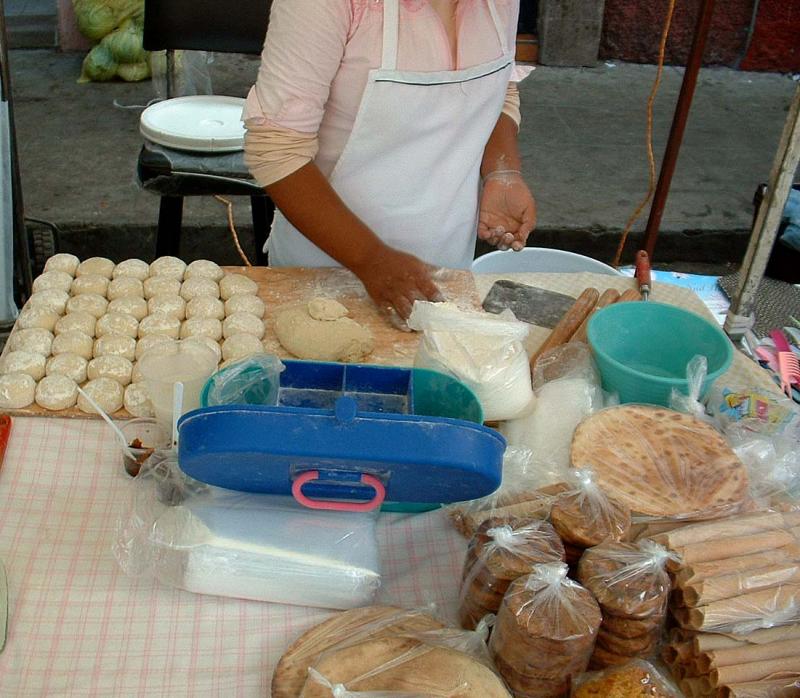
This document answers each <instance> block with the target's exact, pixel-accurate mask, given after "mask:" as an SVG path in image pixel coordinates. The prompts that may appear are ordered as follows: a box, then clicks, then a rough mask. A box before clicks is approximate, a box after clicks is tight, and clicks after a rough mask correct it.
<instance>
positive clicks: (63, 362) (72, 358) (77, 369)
mask: <svg viewBox="0 0 800 698" xmlns="http://www.w3.org/2000/svg"><path fill="white" fill-rule="evenodd" d="M88 364H89V362H88V361H87V360H86V359H84V358H83V357H82V356H78V355H77V354H70V353H66V354H59V355H58V356H51V357H50V358H49V359H48V360H47V366H46V367H45V373H46V374H47V375H48V376H66V377H67V378H72V380H74V381H75V382H76V383H84V382H85V381H86V367H87V366H88Z"/></svg>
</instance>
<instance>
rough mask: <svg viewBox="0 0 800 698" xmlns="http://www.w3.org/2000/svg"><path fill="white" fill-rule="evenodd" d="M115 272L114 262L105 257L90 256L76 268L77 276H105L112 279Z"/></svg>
mask: <svg viewBox="0 0 800 698" xmlns="http://www.w3.org/2000/svg"><path fill="white" fill-rule="evenodd" d="M113 273H114V262H112V261H111V260H110V259H106V258H105V257H89V259H85V260H84V261H82V262H81V263H80V264H79V265H78V268H77V269H76V270H75V276H93V275H95V274H96V275H98V276H104V277H105V278H106V279H110V278H111V275H112V274H113Z"/></svg>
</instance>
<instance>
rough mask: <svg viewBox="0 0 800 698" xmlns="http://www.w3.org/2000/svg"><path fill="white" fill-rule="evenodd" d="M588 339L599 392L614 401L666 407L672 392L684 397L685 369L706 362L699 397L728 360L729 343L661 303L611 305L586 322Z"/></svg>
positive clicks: (711, 326) (686, 314) (730, 353)
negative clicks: (695, 359)
mask: <svg viewBox="0 0 800 698" xmlns="http://www.w3.org/2000/svg"><path fill="white" fill-rule="evenodd" d="M587 335H588V340H589V345H590V346H591V348H592V353H593V354H594V359H595V361H596V362H597V366H598V368H599V369H600V375H601V376H602V379H603V388H604V389H605V390H607V391H609V392H617V393H619V399H620V402H623V403H628V402H642V403H649V404H653V405H661V406H663V407H669V399H670V395H671V393H672V389H673V388H676V389H678V390H679V391H680V392H682V393H683V394H684V395H686V394H688V390H689V383H688V380H687V378H686V367H687V365H688V364H689V361H691V359H692V358H693V357H694V356H696V355H698V354H701V355H703V356H705V357H706V359H707V361H708V375H707V377H706V380H705V382H704V383H703V388H702V393H701V397H702V395H704V394H705V392H706V391H707V390H708V388H709V387H710V386H711V384H712V383H713V382H714V381H715V380H716V379H717V378H719V376H721V375H722V374H723V373H725V371H727V370H728V368H729V367H730V365H731V362H732V361H733V345H732V344H731V342H730V340H729V339H728V337H727V336H726V335H725V333H724V332H723V331H722V330H721V329H720V328H719V327H717V326H716V325H715V324H713V323H712V322H709V321H708V320H705V319H704V318H702V317H700V316H699V315H696V314H695V313H692V312H689V311H688V310H684V309H682V308H678V307H676V306H674V305H667V304H665V303H653V302H650V301H647V302H635V303H615V304H613V305H609V306H607V307H605V308H603V309H601V310H598V311H597V312H596V313H595V314H594V315H593V316H592V318H591V320H589V327H588V332H587Z"/></svg>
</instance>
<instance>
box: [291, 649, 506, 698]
mask: <svg viewBox="0 0 800 698" xmlns="http://www.w3.org/2000/svg"><path fill="white" fill-rule="evenodd" d="M314 668H315V669H316V671H318V672H319V674H321V675H322V676H324V677H325V679H327V680H328V681H329V682H330V683H331V684H334V685H336V684H344V685H345V686H346V687H347V689H348V690H350V691H357V692H368V691H397V692H405V693H413V694H421V695H425V696H450V697H452V698H456V697H457V698H510V696H511V694H510V693H509V692H508V691H507V690H506V688H505V686H504V685H503V681H502V680H501V679H500V677H499V676H498V675H497V674H495V673H494V672H493V671H492V670H491V669H489V667H487V666H486V665H485V664H482V663H481V662H480V661H478V660H477V659H476V658H475V657H472V656H470V655H468V654H465V653H464V652H459V651H457V650H454V649H450V648H449V647H438V646H434V645H426V644H425V643H423V642H420V641H419V640H415V639H411V638H403V637H384V638H380V639H372V640H367V641H365V642H361V643H358V644H355V645H351V646H349V647H344V648H342V649H336V650H331V651H329V652H327V653H325V654H324V655H323V656H322V657H321V658H320V659H319V660H318V661H317V663H316V665H315V666H314ZM332 695H333V694H332V692H331V690H330V688H329V687H328V686H325V685H323V684H321V683H319V682H317V681H315V680H314V679H313V678H311V677H309V679H308V680H307V681H306V684H305V687H304V688H303V692H302V693H301V694H300V696H301V698H330V697H331V696H332Z"/></svg>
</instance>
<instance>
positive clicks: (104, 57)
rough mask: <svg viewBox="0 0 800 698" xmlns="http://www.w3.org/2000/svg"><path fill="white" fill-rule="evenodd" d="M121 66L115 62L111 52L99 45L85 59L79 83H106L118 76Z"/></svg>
mask: <svg viewBox="0 0 800 698" xmlns="http://www.w3.org/2000/svg"><path fill="white" fill-rule="evenodd" d="M118 68H119V64H118V63H117V62H116V61H115V60H114V57H113V56H112V55H111V52H110V51H109V50H108V49H107V48H106V47H105V46H103V44H98V45H97V46H95V47H94V48H93V49H92V50H91V51H89V53H88V54H87V55H86V58H84V59H83V67H82V69H81V76H80V78H79V79H78V82H89V81H94V82H105V81H107V80H112V79H113V78H114V76H115V75H116V74H117V69H118Z"/></svg>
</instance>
